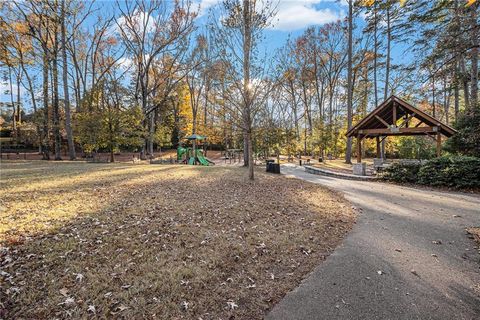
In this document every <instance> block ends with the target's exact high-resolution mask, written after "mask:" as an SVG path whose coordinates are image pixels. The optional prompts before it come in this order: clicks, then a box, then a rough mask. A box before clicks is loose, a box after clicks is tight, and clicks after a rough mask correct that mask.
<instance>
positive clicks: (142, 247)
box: [0, 161, 354, 319]
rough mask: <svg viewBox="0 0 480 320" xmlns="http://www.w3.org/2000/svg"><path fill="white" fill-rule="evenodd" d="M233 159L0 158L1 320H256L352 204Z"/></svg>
mask: <svg viewBox="0 0 480 320" xmlns="http://www.w3.org/2000/svg"><path fill="white" fill-rule="evenodd" d="M244 177H245V171H244V169H243V168H231V167H218V166H217V167H198V166H197V167H193V166H178V165H134V164H86V163H79V162H62V163H58V162H57V163H56V162H41V161H31V162H3V163H2V164H1V179H0V180H1V189H0V201H1V203H0V205H1V207H0V318H7V319H14V318H15V319H22V318H23V319H46V318H71V317H73V318H85V317H100V318H107V317H108V318H126V319H132V318H159V319H200V318H201V319H258V318H262V316H263V315H264V314H265V313H266V312H267V311H268V310H269V309H270V308H271V307H272V306H273V305H274V304H275V303H276V302H278V301H279V300H280V299H281V298H282V296H283V295H285V293H287V292H288V291H290V290H292V289H293V288H295V286H296V285H298V283H299V282H300V281H301V279H302V278H304V277H305V276H306V275H307V274H308V273H309V272H310V271H311V270H312V269H313V268H314V267H315V266H316V265H318V264H319V263H321V261H322V260H323V259H325V257H326V256H327V255H328V254H330V253H331V252H332V250H333V249H334V248H335V246H337V245H338V244H339V242H340V241H341V239H342V237H343V236H344V235H345V233H346V232H347V231H348V230H349V229H350V228H351V226H352V223H353V221H354V213H353V211H352V209H351V207H350V206H349V205H348V204H347V203H346V202H345V200H344V199H343V198H342V197H341V196H339V195H337V194H335V193H332V192H330V191H328V190H326V189H324V188H322V187H320V186H318V185H314V184H309V183H307V182H304V181H300V180H295V179H289V178H286V177H284V176H278V175H267V174H264V173H263V172H261V171H258V172H257V180H256V181H255V182H253V183H251V182H248V181H246V180H245V178H244Z"/></svg>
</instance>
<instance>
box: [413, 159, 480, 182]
mask: <svg viewBox="0 0 480 320" xmlns="http://www.w3.org/2000/svg"><path fill="white" fill-rule="evenodd" d="M418 183H419V184H424V185H429V186H445V187H452V188H458V189H462V188H480V158H475V157H466V156H445V157H439V158H435V159H432V160H430V161H428V162H427V163H425V164H424V165H423V166H422V167H421V168H420V170H419V172H418Z"/></svg>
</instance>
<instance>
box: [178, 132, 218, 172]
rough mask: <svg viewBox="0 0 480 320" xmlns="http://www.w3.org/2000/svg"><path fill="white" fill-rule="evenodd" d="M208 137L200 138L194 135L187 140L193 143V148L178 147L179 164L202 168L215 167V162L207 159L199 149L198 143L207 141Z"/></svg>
mask: <svg viewBox="0 0 480 320" xmlns="http://www.w3.org/2000/svg"><path fill="white" fill-rule="evenodd" d="M205 138H206V137H204V136H200V135H198V134H193V135H191V136H188V137H187V140H189V141H192V142H193V143H192V145H193V147H186V148H185V147H182V146H178V148H177V161H178V163H184V164H189V165H196V164H200V165H202V166H211V165H215V163H214V162H213V161H211V160H210V159H208V158H207V157H205V154H204V151H203V150H202V149H199V148H197V142H198V141H203V140H205Z"/></svg>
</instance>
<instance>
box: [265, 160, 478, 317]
mask: <svg viewBox="0 0 480 320" xmlns="http://www.w3.org/2000/svg"><path fill="white" fill-rule="evenodd" d="M282 172H283V173H284V174H287V175H293V176H295V177H297V178H301V179H304V180H308V181H311V182H314V183H319V184H322V185H325V186H327V187H330V188H332V189H335V190H338V191H341V192H343V193H344V194H345V197H346V198H347V199H348V200H349V201H350V202H352V203H353V204H354V206H356V207H357V208H361V211H362V213H361V214H360V215H359V217H358V221H357V224H356V225H355V226H354V228H353V230H352V231H351V232H350V234H349V235H348V236H347V237H346V239H345V240H344V241H343V244H342V245H341V246H340V247H339V248H337V250H335V252H334V253H333V254H332V255H331V256H330V257H328V258H327V260H326V261H325V262H324V263H322V264H321V265H319V266H318V267H317V268H316V269H315V270H314V271H313V272H312V273H311V274H310V275H309V276H308V277H307V279H305V280H304V281H303V282H302V284H301V285H300V286H299V287H298V288H296V289H295V290H294V291H292V292H290V293H288V294H287V295H286V296H285V297H284V299H283V300H282V301H281V302H280V303H278V304H277V305H276V306H275V307H274V308H273V310H272V311H271V313H270V314H269V315H268V316H267V319H289V320H293V319H302V320H308V319H442V320H443V319H455V320H460V319H477V320H478V319H480V255H479V254H478V251H477V250H476V249H475V244H474V241H473V240H471V239H469V238H468V237H467V235H466V232H465V227H468V226H472V225H477V226H478V225H480V197H479V196H478V195H469V194H464V193H447V192H439V191H427V190H422V189H415V188H409V187H401V186H396V185H390V184H384V183H379V182H366V181H365V182H364V181H348V180H341V179H338V178H333V177H326V176H318V175H312V174H308V173H305V172H304V169H303V168H301V167H296V166H289V165H287V166H282Z"/></svg>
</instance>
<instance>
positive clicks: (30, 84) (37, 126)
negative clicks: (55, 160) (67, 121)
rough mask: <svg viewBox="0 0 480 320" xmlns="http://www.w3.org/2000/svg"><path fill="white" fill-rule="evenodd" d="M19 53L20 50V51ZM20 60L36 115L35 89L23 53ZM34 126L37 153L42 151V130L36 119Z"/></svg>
mask: <svg viewBox="0 0 480 320" xmlns="http://www.w3.org/2000/svg"><path fill="white" fill-rule="evenodd" d="M20 54H22V53H21V51H20ZM20 60H21V62H20V65H21V66H22V70H23V73H24V74H25V78H26V79H27V83H28V92H29V93H30V99H31V100H32V107H33V113H34V114H35V115H36V114H37V101H36V100H35V90H34V88H33V81H32V78H31V77H30V75H29V74H28V72H27V69H26V68H25V63H24V61H23V55H22V56H21V59H20ZM35 128H36V131H37V137H38V153H39V154H41V153H42V131H41V129H40V125H39V124H38V121H35Z"/></svg>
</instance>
